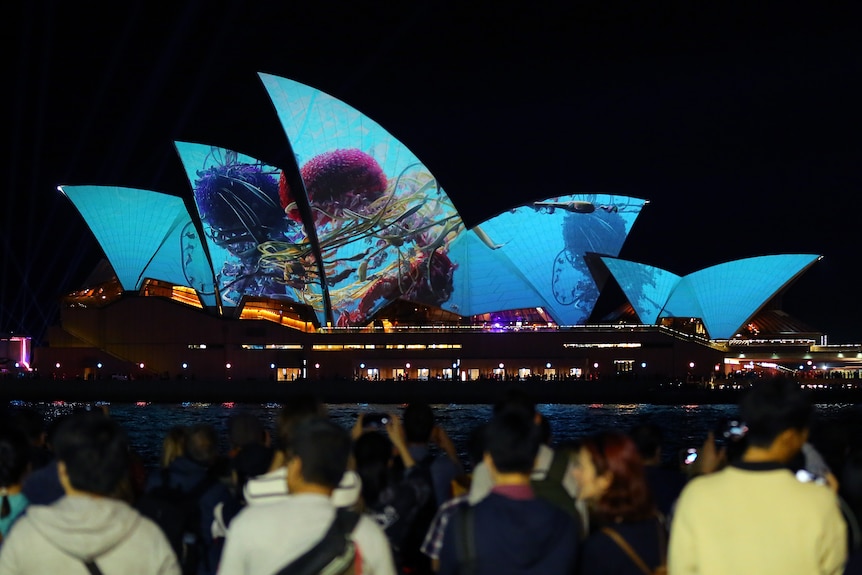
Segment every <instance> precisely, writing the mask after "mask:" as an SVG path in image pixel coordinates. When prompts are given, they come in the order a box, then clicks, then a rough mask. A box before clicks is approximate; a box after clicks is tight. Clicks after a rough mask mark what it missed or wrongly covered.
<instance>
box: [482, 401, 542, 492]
mask: <svg viewBox="0 0 862 575" xmlns="http://www.w3.org/2000/svg"><path fill="white" fill-rule="evenodd" d="M539 443H540V431H539V427H538V426H537V425H536V422H535V420H534V418H533V414H532V413H530V412H529V411H528V410H525V409H520V408H517V407H511V408H508V409H504V410H502V411H500V412H499V413H497V414H496V415H494V417H493V418H491V421H489V422H488V424H487V425H486V426H485V433H484V445H485V461H486V463H487V462H488V460H489V459H490V463H491V465H492V466H493V469H494V470H496V472H497V473H498V474H500V473H513V474H525V475H527V476H529V474H530V473H531V472H532V470H533V464H534V463H535V460H536V454H537V453H538V451H539Z"/></svg>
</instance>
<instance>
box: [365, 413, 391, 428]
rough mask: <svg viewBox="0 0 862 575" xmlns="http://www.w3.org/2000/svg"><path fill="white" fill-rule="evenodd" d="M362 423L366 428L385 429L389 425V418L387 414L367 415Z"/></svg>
mask: <svg viewBox="0 0 862 575" xmlns="http://www.w3.org/2000/svg"><path fill="white" fill-rule="evenodd" d="M362 423H363V424H364V425H365V427H385V426H386V424H387V423H389V416H388V415H387V414H385V413H366V414H365V416H363V418H362Z"/></svg>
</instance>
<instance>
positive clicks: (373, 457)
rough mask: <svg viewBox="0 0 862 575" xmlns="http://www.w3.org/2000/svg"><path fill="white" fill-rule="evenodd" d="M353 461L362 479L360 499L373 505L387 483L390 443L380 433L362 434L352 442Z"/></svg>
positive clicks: (390, 451) (390, 454) (390, 460)
mask: <svg viewBox="0 0 862 575" xmlns="http://www.w3.org/2000/svg"><path fill="white" fill-rule="evenodd" d="M353 459H354V461H355V462H356V473H358V474H359V477H360V479H362V499H363V501H364V502H365V504H366V505H373V504H374V503H376V502H377V499H378V497H379V495H380V492H381V491H382V490H383V489H384V488H385V487H386V485H387V483H388V478H389V467H390V464H391V462H392V442H391V441H390V440H389V438H388V437H386V436H385V435H383V434H382V433H375V432H371V433H363V434H362V435H360V436H359V437H358V438H357V439H356V441H354V442H353Z"/></svg>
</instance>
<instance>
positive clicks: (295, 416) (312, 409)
mask: <svg viewBox="0 0 862 575" xmlns="http://www.w3.org/2000/svg"><path fill="white" fill-rule="evenodd" d="M325 411H326V410H325V406H324V405H323V403H322V402H321V401H320V400H319V399H317V398H316V397H314V396H312V395H297V396H293V397H291V398H290V400H288V401H287V402H286V403H285V404H284V406H283V407H282V408H281V411H279V412H278V418H277V419H276V423H275V428H276V431H275V433H276V441H277V444H278V445H277V447H278V449H280V450H281V451H282V452H285V453H289V452H290V448H291V447H290V446H291V444H292V443H293V430H294V428H296V425H297V424H298V423H299V422H301V421H303V420H305V419H309V418H311V417H314V416H324V415H325Z"/></svg>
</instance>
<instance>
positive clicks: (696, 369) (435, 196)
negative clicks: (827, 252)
mask: <svg viewBox="0 0 862 575" xmlns="http://www.w3.org/2000/svg"><path fill="white" fill-rule="evenodd" d="M260 80H261V81H262V84H263V86H264V88H265V90H266V91H267V93H268V95H269V97H270V99H271V101H272V104H273V106H274V111H275V115H276V116H277V118H278V120H279V121H280V123H281V125H282V127H283V129H284V132H285V134H286V136H287V139H288V141H289V143H290V146H291V148H292V151H293V155H294V157H295V163H293V164H292V165H285V166H271V165H267V164H265V163H263V162H261V161H259V160H257V159H255V158H252V157H249V156H246V155H244V154H242V153H241V152H238V151H234V150H230V149H225V148H221V147H216V146H211V145H207V144H203V143H190V142H176V143H175V146H176V150H177V155H178V161H179V162H181V163H182V165H183V167H184V169H185V172H186V174H187V176H188V181H189V184H190V192H189V193H186V194H184V195H168V194H165V193H161V192H159V191H152V190H141V189H130V188H122V187H113V186H110V185H63V186H61V187H60V191H61V193H63V194H64V195H65V196H66V197H67V198H68V199H69V201H70V202H71V203H72V204H73V205H74V206H75V208H76V209H77V211H78V212H79V213H80V216H81V217H82V218H83V219H84V221H85V222H86V223H87V225H88V226H89V228H90V230H91V231H92V233H93V234H94V236H95V237H96V239H97V240H98V242H99V244H100V245H101V248H102V250H103V251H104V255H105V260H104V262H103V265H102V266H101V267H100V268H99V269H97V270H95V271H94V272H93V274H92V275H91V276H90V278H89V280H88V281H87V283H86V285H85V286H84V287H83V288H82V289H80V290H79V291H76V292H75V293H72V294H69V295H68V296H66V297H65V298H64V301H63V305H62V311H61V320H60V322H59V324H58V325H56V326H54V327H53V328H51V330H50V332H49V333H48V335H47V338H46V339H47V345H45V346H44V347H40V348H38V349H36V350H34V354H33V355H34V357H33V358H32V367H34V368H35V369H37V370H38V371H39V372H40V373H41V374H42V375H43V377H44V376H51V377H55V378H77V377H84V378H97V379H101V378H111V377H114V378H127V377H130V378H169V379H179V378H197V379H202V380H205V379H224V378H226V377H229V378H231V379H234V380H242V381H254V380H264V379H266V380H272V379H274V380H285V381H290V380H294V379H315V378H335V377H341V378H363V379H364V378H367V379H395V380H398V379H402V378H403V379H410V380H416V379H418V380H425V379H443V380H458V381H464V380H476V379H482V378H492V379H493V378H505V379H510V378H520V379H528V378H543V379H573V380H579V379H591V380H595V379H602V378H620V377H624V378H633V379H638V378H643V379H655V378H661V379H673V380H689V381H692V380H694V381H707V380H714V379H716V378H724V377H726V375H727V374H729V373H732V372H736V371H739V370H755V369H771V370H782V369H784V370H799V369H809V370H815V369H832V368H838V363H836V361H837V359H838V356H839V355H840V356H842V358H843V359H844V360H845V361H844V362H843V363H841V367H840V369H842V370H843V372H844V375H845V376H854V375H855V376H858V375H859V373H860V370H862V357H857V356H858V355H859V354H858V353H857V352H858V351H859V350H858V349H856V350H848V351H847V354H846V357H844V355H845V354H844V353H842V352H840V350H831V351H826V348H825V347H824V348H823V349H822V350H819V349H818V345H819V344H820V343H821V342H820V338H821V336H822V334H820V333H818V332H816V330H813V329H811V328H807V327H805V326H802V325H800V324H799V322H797V321H795V320H794V319H793V318H790V317H789V316H787V314H785V313H783V312H782V311H781V310H780V308H779V306H778V305H777V304H776V302H777V301H778V300H779V299H780V295H781V293H782V292H783V291H784V290H786V289H788V287H789V286H790V285H791V284H792V283H793V281H794V280H795V279H796V278H797V277H799V276H800V274H802V273H804V272H805V271H806V270H807V269H808V268H809V267H810V266H812V265H814V264H815V263H816V262H817V261H818V259H819V256H818V255H817V254H779V255H763V256H757V257H751V258H748V259H742V260H737V261H730V262H727V263H723V264H719V265H715V266H712V267H709V268H706V269H702V270H700V271H697V272H695V273H692V274H689V275H686V276H679V275H676V274H674V273H673V272H672V271H667V270H663V269H658V268H656V267H652V266H649V265H644V264H641V263H637V262H633V261H625V260H622V259H619V258H618V255H619V253H620V250H621V248H622V247H623V244H624V242H625V241H626V237H627V235H628V234H629V232H630V230H631V229H632V226H633V224H634V222H635V220H636V219H637V218H638V216H639V215H640V213H641V210H642V209H643V208H644V206H645V205H646V204H647V200H645V199H640V198H634V197H626V196H618V195H606V194H577V195H567V196H555V197H550V198H545V199H542V200H540V201H531V202H529V203H527V204H524V205H522V206H520V207H517V208H515V209H511V210H508V211H505V212H504V213H500V214H498V215H496V216H495V217H492V218H490V219H488V220H486V221H484V222H481V223H480V224H478V225H475V226H473V227H470V228H468V227H467V226H465V224H464V223H463V222H462V219H461V217H460V216H459V213H458V211H457V210H456V208H455V206H454V205H453V203H452V202H451V201H450V199H449V197H448V196H447V194H446V193H445V192H444V190H443V189H441V187H440V186H439V185H438V182H437V180H436V179H435V178H434V176H433V175H432V174H431V173H430V172H429V170H428V169H427V168H426V167H425V166H424V165H423V164H422V162H421V161H420V160H419V159H418V158H417V157H416V156H415V155H414V154H413V153H411V152H410V150H409V149H408V148H407V147H406V146H405V145H403V144H402V143H401V142H399V141H398V140H397V139H395V138H394V137H393V136H392V135H390V134H389V133H388V132H386V131H385V130H384V129H383V128H382V127H381V126H380V125H378V124H377V123H375V122H374V121H372V120H371V119H369V118H368V117H366V116H365V115H363V114H362V113H360V112H359V111H357V110H355V109H354V108H352V107H351V106H349V105H347V104H346V103H344V102H342V101H340V100H338V99H336V98H334V97H332V96H330V95H328V94H326V93H323V92H321V91H319V90H317V89H314V88H311V87H309V86H306V85H303V84H300V83H298V82H295V81H292V80H289V79H285V78H281V77H277V76H272V75H268V74H260ZM600 302H601V304H602V305H598V304H599V303H600ZM851 352H852V353H851ZM851 356H852V357H851ZM827 361H828V362H830V366H829V368H827V366H826V365H825V363H826V362H827ZM854 361H855V362H856V363H854ZM49 374H50V375H49Z"/></svg>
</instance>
